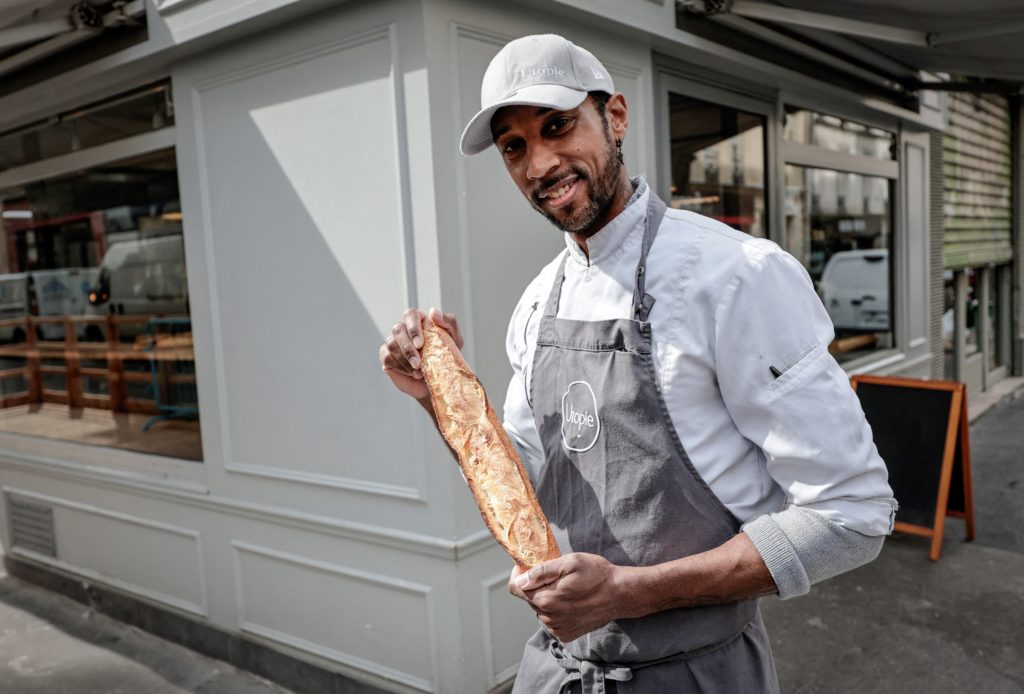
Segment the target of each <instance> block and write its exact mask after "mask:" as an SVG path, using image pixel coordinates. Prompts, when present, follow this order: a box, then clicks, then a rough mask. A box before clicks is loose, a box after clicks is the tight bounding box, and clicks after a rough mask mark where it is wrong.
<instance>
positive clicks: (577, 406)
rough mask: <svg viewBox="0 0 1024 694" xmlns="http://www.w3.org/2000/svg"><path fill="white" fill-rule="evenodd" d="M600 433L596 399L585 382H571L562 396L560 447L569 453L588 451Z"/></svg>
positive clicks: (591, 389) (592, 390)
mask: <svg viewBox="0 0 1024 694" xmlns="http://www.w3.org/2000/svg"><path fill="white" fill-rule="evenodd" d="M600 433H601V420H600V418H599V417H598V416H597V398H596V397H594V389H593V388H591V387H590V384H589V383H587V382H586V381H573V382H572V383H570V384H569V387H568V388H566V389H565V395H563V396H562V445H563V446H565V447H566V449H568V450H570V451H576V452H577V453H582V452H583V451H589V450H590V449H591V448H593V447H594V444H595V443H597V437H598V434H600Z"/></svg>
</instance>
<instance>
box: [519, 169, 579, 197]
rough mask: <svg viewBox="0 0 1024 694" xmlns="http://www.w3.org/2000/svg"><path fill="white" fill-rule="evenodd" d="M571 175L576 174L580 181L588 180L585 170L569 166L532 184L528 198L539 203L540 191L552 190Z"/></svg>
mask: <svg viewBox="0 0 1024 694" xmlns="http://www.w3.org/2000/svg"><path fill="white" fill-rule="evenodd" d="M572 176H576V177H577V178H578V179H580V180H581V181H586V180H588V177H587V174H586V172H584V171H583V170H582V169H579V168H576V167H570V168H569V169H568V170H566V171H563V172H562V173H560V174H557V175H555V176H551V177H549V178H545V179H542V180H540V181H537V182H536V183H535V184H533V187H532V188H531V189H530V199H531V200H533V202H534V203H535V204H537V205H540V204H541V202H542V201H541V197H540V194H541V193H542V192H544V191H545V190H554V189H555V188H557V187H558V184H560V183H561V182H562V181H564V180H566V179H567V178H571V177H572Z"/></svg>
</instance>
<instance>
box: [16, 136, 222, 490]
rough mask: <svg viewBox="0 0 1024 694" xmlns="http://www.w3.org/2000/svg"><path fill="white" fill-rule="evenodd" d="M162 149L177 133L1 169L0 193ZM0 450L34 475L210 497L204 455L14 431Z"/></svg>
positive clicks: (129, 139) (170, 144)
mask: <svg viewBox="0 0 1024 694" xmlns="http://www.w3.org/2000/svg"><path fill="white" fill-rule="evenodd" d="M165 149H172V150H174V151H175V155H176V156H177V132H176V126H174V125H170V126H166V127H163V128H160V129H157V130H153V131H150V132H146V133H141V134H138V135H132V136H130V137H127V138H124V139H122V140H115V141H112V142H107V143H104V144H101V145H96V146H94V147H89V148H85V149H81V150H78V151H75V152H70V153H68V154H61V155H59V156H56V157H51V158H49V159H40V160H39V161H35V162H32V163H29V164H25V165H22V166H18V167H13V168H10V169H5V170H3V171H0V189H6V188H13V187H17V186H22V185H25V184H28V183H33V182H35V181H39V180H44V179H48V178H54V177H59V176H63V175H67V174H71V173H74V172H75V171H80V170H82V169H88V168H92V167H96V166H103V165H105V164H110V163H113V162H117V161H120V160H122V159H127V158H130V157H134V156H140V155H145V154H150V153H153V152H156V151H159V150H165ZM186 262H187V261H186ZM189 284H190V285H191V284H192V282H191V281H190V282H189ZM197 359H198V357H197ZM197 381H198V379H197ZM197 386H198V383H197ZM201 426H202V425H201V424H200V427H201ZM205 448H206V446H205V445H204V449H205ZM0 451H2V455H3V457H4V458H5V462H9V463H14V464H16V465H17V464H20V465H24V466H26V467H28V468H30V469H32V470H36V471H38V470H40V469H42V470H46V471H47V472H48V473H49V474H52V475H54V476H58V477H60V476H72V477H77V478H83V477H84V478H86V479H90V480H92V481H97V482H107V483H110V482H114V483H119V484H127V485H130V486H140V487H151V488H161V489H171V490H175V491H179V492H183V493H188V494H207V493H209V485H208V466H207V463H206V459H207V456H206V455H205V454H204V456H203V460H201V461H195V460H184V459H180V458H174V457H171V456H163V455H153V454H150V453H142V452H138V451H131V450H126V449H120V448H114V447H109V446H100V445H93V444H88V443H81V442H77V441H71V440H61V439H48V438H41V437H36V436H32V435H30V434H20V433H16V432H0Z"/></svg>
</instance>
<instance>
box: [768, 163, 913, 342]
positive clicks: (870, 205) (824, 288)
mask: <svg viewBox="0 0 1024 694" xmlns="http://www.w3.org/2000/svg"><path fill="white" fill-rule="evenodd" d="M785 178H786V229H785V237H784V239H783V240H782V241H783V244H784V246H785V248H786V250H788V251H789V252H790V253H792V254H793V255H794V256H795V257H796V258H797V259H798V260H800V262H802V263H803V264H804V267H806V268H807V271H808V273H809V274H810V275H811V279H812V280H813V282H814V286H815V288H816V289H817V292H818V295H819V296H820V297H821V300H822V302H823V303H824V304H825V310H826V311H827V312H828V315H829V317H830V318H831V319H832V322H833V324H834V326H835V332H836V339H835V340H834V341H833V343H832V345H831V346H830V348H829V350H830V351H831V352H832V353H833V355H834V356H835V357H836V359H837V360H839V361H840V362H845V361H850V360H853V359H855V358H858V357H863V356H866V355H868V354H870V353H872V352H874V351H876V350H880V349H888V348H891V347H892V346H893V326H892V304H893V291H892V270H891V265H892V263H891V260H890V258H891V254H892V206H891V200H892V188H893V184H892V182H891V180H890V179H888V178H884V177H880V176H866V175H862V174H856V173H849V172H845V171H834V170H830V169H820V168H811V167H807V166H796V165H787V166H786V168H785Z"/></svg>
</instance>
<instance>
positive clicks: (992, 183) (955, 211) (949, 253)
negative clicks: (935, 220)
mask: <svg viewBox="0 0 1024 694" xmlns="http://www.w3.org/2000/svg"><path fill="white" fill-rule="evenodd" d="M1010 132H1011V131H1010V109H1009V104H1008V102H1007V100H1006V98H1005V97H1001V96H989V95H985V96H980V95H972V94H951V95H950V98H949V126H948V127H947V129H946V134H945V137H944V138H943V155H944V165H943V175H944V176H943V177H944V180H945V234H944V243H943V256H944V265H945V267H947V268H961V267H967V266H971V265H983V264H987V263H1001V262H1007V261H1009V260H1011V259H1012V258H1013V233H1012V229H1013V215H1012V203H1011V195H1010V193H1011V180H1012V161H1011V156H1010V138H1011V136H1010Z"/></svg>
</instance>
